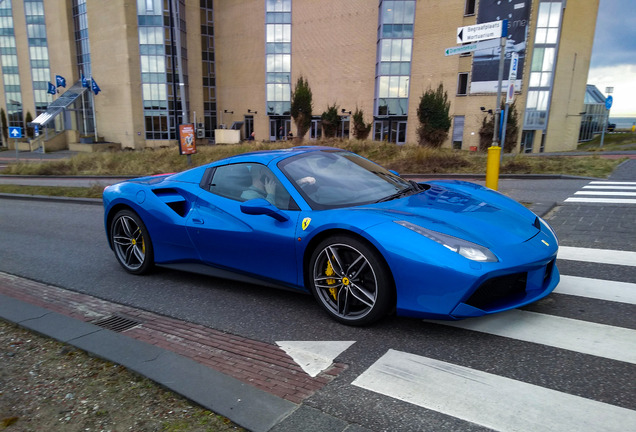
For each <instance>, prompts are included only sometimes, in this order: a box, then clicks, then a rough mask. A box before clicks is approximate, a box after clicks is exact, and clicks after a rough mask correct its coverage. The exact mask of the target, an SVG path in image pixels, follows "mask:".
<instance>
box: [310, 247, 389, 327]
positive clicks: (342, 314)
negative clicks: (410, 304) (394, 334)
mask: <svg viewBox="0 0 636 432" xmlns="http://www.w3.org/2000/svg"><path fill="white" fill-rule="evenodd" d="M308 270H309V271H308V273H307V274H308V275H309V286H310V288H311V291H312V293H313V294H314V296H315V297H316V299H317V300H318V303H320V305H321V306H322V307H323V308H324V309H325V311H326V312H327V313H328V314H329V315H330V316H331V317H332V318H333V319H335V320H336V321H339V322H341V323H343V324H347V325H353V326H362V325H368V324H371V323H374V322H376V321H378V320H379V319H381V318H383V317H384V316H386V315H387V313H388V312H389V310H391V307H392V306H394V303H395V301H394V297H395V294H394V293H395V288H394V283H393V278H392V276H391V274H390V271H389V270H388V267H387V265H386V263H385V262H384V259H383V258H382V256H381V255H380V254H379V253H378V252H377V251H375V249H373V248H371V247H369V246H367V245H366V244H365V243H363V242H362V241H360V240H358V239H356V238H354V237H350V236H335V237H331V238H328V239H326V240H323V241H322V242H321V243H320V244H319V245H318V246H317V247H316V249H315V250H314V252H313V253H312V256H311V259H310V261H309V269H308Z"/></svg>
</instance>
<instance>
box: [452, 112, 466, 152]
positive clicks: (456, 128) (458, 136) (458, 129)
mask: <svg viewBox="0 0 636 432" xmlns="http://www.w3.org/2000/svg"><path fill="white" fill-rule="evenodd" d="M464 120H465V116H455V118H454V121H453V148H454V149H455V150H461V149H462V143H463V142H464Z"/></svg>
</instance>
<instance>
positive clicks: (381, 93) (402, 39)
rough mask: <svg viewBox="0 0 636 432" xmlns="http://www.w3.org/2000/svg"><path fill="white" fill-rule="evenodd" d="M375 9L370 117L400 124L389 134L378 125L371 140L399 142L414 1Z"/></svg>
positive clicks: (406, 97) (404, 115) (407, 86)
mask: <svg viewBox="0 0 636 432" xmlns="http://www.w3.org/2000/svg"><path fill="white" fill-rule="evenodd" d="M379 8H380V23H379V27H378V45H377V62H376V95H375V106H374V114H375V117H376V118H377V117H396V118H395V120H396V122H397V121H399V122H403V123H404V124H402V123H395V128H394V130H395V133H390V134H386V133H384V132H383V130H384V126H378V128H379V129H378V128H376V131H375V133H374V137H375V139H376V140H384V139H385V137H386V139H388V140H390V141H391V142H395V143H400V142H402V141H403V140H402V136H403V135H404V134H403V133H402V131H405V130H406V126H405V125H406V119H407V115H408V105H409V94H410V77H411V59H412V56H413V25H414V23H415V1H413V0H395V1H388V0H383V1H381V2H380V6H379ZM390 123H391V122H389V124H390ZM378 124H380V125H384V123H383V122H380V123H378ZM387 127H392V126H387Z"/></svg>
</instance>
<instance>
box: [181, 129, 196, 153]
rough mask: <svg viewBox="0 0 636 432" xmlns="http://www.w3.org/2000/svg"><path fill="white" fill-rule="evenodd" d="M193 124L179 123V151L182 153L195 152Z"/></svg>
mask: <svg viewBox="0 0 636 432" xmlns="http://www.w3.org/2000/svg"><path fill="white" fill-rule="evenodd" d="M194 137H195V134H194V125H193V124H182V125H179V153H180V154H182V155H183V154H184V155H189V154H194V153H196V152H197V145H196V142H195V139H194Z"/></svg>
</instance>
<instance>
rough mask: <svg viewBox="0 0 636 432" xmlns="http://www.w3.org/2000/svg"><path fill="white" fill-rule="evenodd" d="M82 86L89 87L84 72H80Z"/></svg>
mask: <svg viewBox="0 0 636 432" xmlns="http://www.w3.org/2000/svg"><path fill="white" fill-rule="evenodd" d="M82 87H86V88H89V87H90V86H89V85H88V79H87V78H86V77H85V76H84V74H82Z"/></svg>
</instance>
